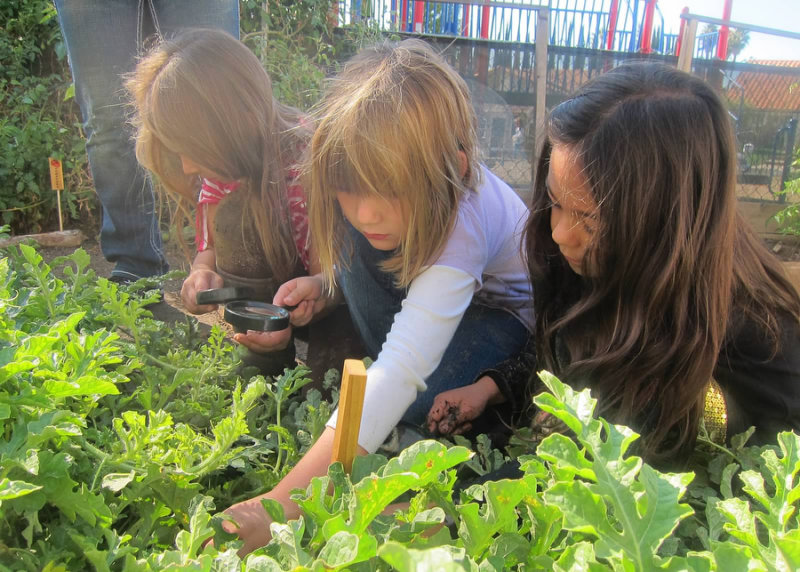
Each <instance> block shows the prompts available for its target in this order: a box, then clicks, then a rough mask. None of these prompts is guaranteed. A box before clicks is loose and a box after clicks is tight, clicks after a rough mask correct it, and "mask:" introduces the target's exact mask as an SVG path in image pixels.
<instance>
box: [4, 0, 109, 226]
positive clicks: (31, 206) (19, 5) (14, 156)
mask: <svg viewBox="0 0 800 572" xmlns="http://www.w3.org/2000/svg"><path fill="white" fill-rule="evenodd" d="M0 21H1V22H2V25H0V149H1V150H2V152H0V224H9V225H11V228H12V229H13V230H14V231H15V232H17V233H25V232H38V231H40V230H42V229H46V228H49V227H52V225H53V223H54V222H55V221H56V220H57V219H56V218H55V214H54V213H55V212H56V208H55V206H56V200H57V195H56V193H55V192H53V191H52V190H50V174H49V173H50V170H49V163H48V157H56V158H58V159H62V161H63V164H64V177H65V183H66V189H65V190H64V191H63V192H62V193H61V198H62V201H63V205H62V208H63V210H64V213H65V216H66V217H67V218H70V217H71V218H73V219H77V218H78V217H79V216H80V214H81V213H80V212H79V211H81V210H82V209H83V210H84V211H87V210H88V209H89V207H90V203H92V202H93V201H94V193H93V191H92V187H91V184H90V183H89V181H88V176H87V172H88V171H87V166H86V164H87V160H86V154H85V145H84V141H83V138H82V133H81V127H80V114H79V111H78V107H77V105H75V103H74V101H73V100H72V98H71V94H72V91H71V89H70V86H71V79H70V74H69V67H68V64H67V58H66V54H65V50H64V47H63V44H62V42H61V34H60V31H59V28H58V22H57V21H56V11H55V7H54V5H53V3H52V2H50V1H49V0H32V1H28V0H8V1H7V2H3V4H2V6H0Z"/></svg>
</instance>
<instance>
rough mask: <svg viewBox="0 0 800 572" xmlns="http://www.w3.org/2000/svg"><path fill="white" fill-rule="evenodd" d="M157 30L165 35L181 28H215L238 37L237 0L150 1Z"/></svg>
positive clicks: (167, 35)
mask: <svg viewBox="0 0 800 572" xmlns="http://www.w3.org/2000/svg"><path fill="white" fill-rule="evenodd" d="M151 1H152V6H153V8H154V12H155V18H154V24H155V28H156V32H158V33H159V34H161V35H162V36H165V37H170V36H171V35H173V34H175V33H176V32H179V31H180V30H181V29H183V28H216V29H219V30H224V31H225V32H228V33H229V34H231V35H232V36H233V37H235V38H238V37H239V2H238V0H151Z"/></svg>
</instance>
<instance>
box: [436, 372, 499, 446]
mask: <svg viewBox="0 0 800 572" xmlns="http://www.w3.org/2000/svg"><path fill="white" fill-rule="evenodd" d="M503 401H504V398H503V396H502V394H501V393H500V390H499V389H498V388H497V385H496V384H495V382H494V381H493V380H492V378H490V377H488V376H484V377H482V378H480V379H479V380H478V381H476V382H475V383H473V384H471V385H466V386H464V387H458V388H456V389H450V390H448V391H443V392H442V393H440V394H439V395H437V396H436V397H435V398H434V400H433V407H431V410H430V412H429V413H428V430H429V431H430V432H431V433H433V434H437V433H438V434H440V435H460V434H462V433H465V432H466V431H469V430H470V429H471V428H472V421H473V420H474V419H476V418H478V417H479V416H480V415H481V414H482V413H483V412H484V410H485V409H486V406H487V405H494V404H496V403H502V402H503Z"/></svg>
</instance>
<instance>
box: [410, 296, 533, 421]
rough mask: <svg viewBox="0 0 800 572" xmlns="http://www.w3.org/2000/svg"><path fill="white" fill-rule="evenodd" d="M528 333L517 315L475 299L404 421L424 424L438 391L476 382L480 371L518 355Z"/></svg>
mask: <svg viewBox="0 0 800 572" xmlns="http://www.w3.org/2000/svg"><path fill="white" fill-rule="evenodd" d="M528 335H529V333H528V330H527V329H526V328H525V326H524V325H523V324H522V322H521V321H520V320H519V319H518V318H517V317H516V316H514V315H512V314H510V313H509V312H507V311H506V310H501V309H498V308H489V307H487V306H483V305H481V304H477V303H475V302H473V303H472V304H471V305H470V306H469V307H468V308H467V311H466V312H465V313H464V317H463V318H462V319H461V323H460V324H459V325H458V328H457V329H456V333H455V334H454V335H453V339H452V340H451V341H450V345H448V346H447V349H446V350H445V352H444V355H443V356H442V361H441V362H440V363H439V367H437V368H436V370H434V372H433V373H432V374H431V375H430V376H429V377H428V379H426V380H425V383H426V384H427V386H428V389H427V391H423V392H421V393H418V394H417V399H416V401H414V403H412V404H411V407H409V408H408V410H407V411H406V413H405V415H403V420H404V421H406V422H408V423H412V424H414V425H422V424H423V423H424V421H425V419H426V417H427V416H428V412H429V411H430V409H431V406H432V405H433V400H434V398H435V397H436V396H437V395H438V394H440V393H441V392H443V391H447V390H448V389H454V388H456V387H463V386H465V385H469V384H470V383H472V382H474V381H476V377H477V376H478V374H479V373H480V372H482V371H484V370H486V369H490V368H492V367H494V366H496V365H497V364H498V363H500V362H501V361H504V360H506V359H508V358H510V357H512V356H514V355H516V354H517V353H518V352H519V351H520V350H522V348H523V346H524V345H525V341H526V340H527V339H528Z"/></svg>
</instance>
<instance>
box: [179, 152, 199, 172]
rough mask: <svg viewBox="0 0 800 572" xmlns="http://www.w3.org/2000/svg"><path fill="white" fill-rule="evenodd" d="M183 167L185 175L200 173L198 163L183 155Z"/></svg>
mask: <svg viewBox="0 0 800 572" xmlns="http://www.w3.org/2000/svg"><path fill="white" fill-rule="evenodd" d="M181 167H182V168H183V174H184V175H197V174H198V173H199V170H198V167H197V163H195V162H194V161H192V160H191V159H189V158H188V157H184V156H183V155H181Z"/></svg>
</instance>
